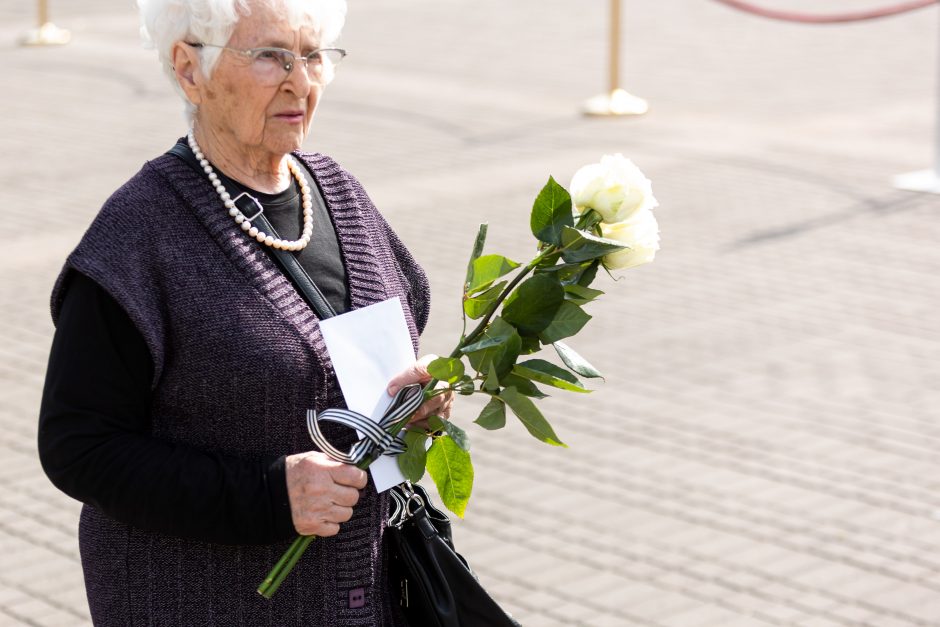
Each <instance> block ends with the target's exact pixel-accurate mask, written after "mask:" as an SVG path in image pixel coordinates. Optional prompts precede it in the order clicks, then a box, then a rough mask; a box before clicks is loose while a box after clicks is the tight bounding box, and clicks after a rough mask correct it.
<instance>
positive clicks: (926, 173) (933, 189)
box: [894, 31, 940, 194]
mask: <svg viewBox="0 0 940 627" xmlns="http://www.w3.org/2000/svg"><path fill="white" fill-rule="evenodd" d="M937 53H938V58H937V95H936V98H937V117H936V120H935V121H934V153H933V154H934V157H933V169H932V170H920V171H918V172H908V173H907V174H899V175H897V176H895V177H894V186H895V187H896V188H897V189H904V190H908V191H911V192H929V193H931V194H940V31H938V37H937Z"/></svg>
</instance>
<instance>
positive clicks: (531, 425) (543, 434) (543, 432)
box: [428, 388, 568, 470]
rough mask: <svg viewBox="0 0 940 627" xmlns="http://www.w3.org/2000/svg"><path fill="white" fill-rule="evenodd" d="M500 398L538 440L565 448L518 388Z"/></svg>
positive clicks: (507, 391) (533, 405) (504, 391)
mask: <svg viewBox="0 0 940 627" xmlns="http://www.w3.org/2000/svg"><path fill="white" fill-rule="evenodd" d="M499 397H500V398H502V399H503V400H504V401H506V404H507V405H509V408H510V409H511V410H512V413H514V414H515V415H516V417H517V418H518V419H519V420H520V421H521V422H522V424H523V425H525V428H526V429H527V430H528V431H529V433H531V434H532V435H533V437H535V438H536V439H537V440H540V441H542V442H545V443H546V444H551V445H552V446H564V447H565V448H568V446H567V445H566V444H564V443H563V442H562V441H561V440H560V439H558V436H557V435H555V431H554V430H553V429H552V426H551V425H550V424H548V421H547V420H545V416H543V415H542V412H540V411H539V410H538V408H537V407H536V406H535V403H533V402H532V401H531V400H530V399H529V398H528V397H525V396H523V395H522V394H520V393H519V392H518V391H517V390H516V388H506V389H504V390H503V391H502V392H500V393H499ZM430 469H431V467H430V461H429V463H428V470H430Z"/></svg>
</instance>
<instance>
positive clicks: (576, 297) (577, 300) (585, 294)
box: [565, 283, 604, 305]
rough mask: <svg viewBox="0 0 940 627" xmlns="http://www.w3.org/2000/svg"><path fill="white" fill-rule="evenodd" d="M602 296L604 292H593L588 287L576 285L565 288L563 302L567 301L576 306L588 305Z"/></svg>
mask: <svg viewBox="0 0 940 627" xmlns="http://www.w3.org/2000/svg"><path fill="white" fill-rule="evenodd" d="M603 295H604V292H602V291H600V290H593V289H591V288H589V287H584V286H583V285H578V284H577V283H575V284H573V285H566V286H565V300H568V301H570V302H572V303H574V304H576V305H583V304H585V303H589V302H591V301H592V300H594V299H595V298H597V297H598V296H603Z"/></svg>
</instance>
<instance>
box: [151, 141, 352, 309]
mask: <svg viewBox="0 0 940 627" xmlns="http://www.w3.org/2000/svg"><path fill="white" fill-rule="evenodd" d="M167 154H171V155H174V156H176V157H179V158H180V159H182V160H183V161H185V162H186V163H188V164H189V165H190V166H192V168H193V169H194V170H196V171H197V172H199V173H200V174H203V171H202V167H201V166H200V165H199V162H198V161H197V160H196V155H194V154H193V151H192V150H191V149H190V148H189V146H187V145H185V144H183V143H177V144H174V145H173V147H172V148H170V149H169V150H168V151H167ZM305 169H306V168H302V169H301V171H303V170H305ZM304 176H307V174H306V172H304ZM313 187H314V188H315V189H317V188H316V184H314V186H313ZM314 196H315V197H316V200H317V202H318V203H323V197H322V196H321V195H320V193H319V189H317V192H316V193H315V194H314ZM242 202H245V203H248V202H250V201H249V200H247V199H245V200H242ZM235 203H236V206H238V204H239V201H238V200H236V201H235ZM238 208H239V210H241V212H242V213H244V214H245V215H251V214H252V213H254V212H255V210H256V207H255V206H254V205H250V206H244V207H238ZM252 223H253V224H254V225H256V226H257V227H258V230H259V231H264V232H265V233H269V234H271V235H273V236H274V237H280V236H279V235H278V234H277V231H275V230H274V225H272V224H271V222H270V221H269V220H268V218H267V216H265V215H264V214H263V213H260V214H258V215H257V216H255V217H254V218H253V219H252ZM269 252H270V253H271V254H272V256H273V257H274V260H275V261H276V262H277V264H278V265H279V266H280V267H281V269H282V270H283V271H284V273H285V274H287V275H288V276H289V277H290V278H291V280H292V281H293V282H294V285H295V286H296V287H297V290H298V291H299V292H300V294H301V296H303V298H304V300H306V301H307V304H308V305H310V306H311V307H312V308H313V310H314V311H315V312H316V313H317V316H319V317H320V319H321V320H324V319H326V318H332V317H333V316H335V315H336V310H335V309H333V306H332V305H330V303H329V301H327V300H326V297H325V296H323V292H321V291H320V288H319V287H317V284H316V283H314V282H313V279H311V278H310V275H309V274H307V271H306V270H304V267H303V266H302V265H300V262H299V261H297V258H296V257H295V256H294V255H293V254H291V252H290V251H287V250H281V249H280V248H271V247H269Z"/></svg>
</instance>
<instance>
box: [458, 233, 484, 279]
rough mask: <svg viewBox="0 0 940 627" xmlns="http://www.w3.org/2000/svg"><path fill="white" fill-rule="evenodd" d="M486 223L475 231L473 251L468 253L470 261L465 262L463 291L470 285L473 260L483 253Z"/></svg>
mask: <svg viewBox="0 0 940 627" xmlns="http://www.w3.org/2000/svg"><path fill="white" fill-rule="evenodd" d="M486 229H487V225H486V223H485V222H484V223H483V224H481V225H480V228H479V230H478V231H477V238H476V240H475V241H474V242H473V252H471V253H470V261H468V262H467V277H466V278H465V279H464V284H463V285H464V292H466V291H467V288H468V287H469V286H470V279H471V278H472V277H473V262H474V261H476V260H477V259H479V258H480V255H482V254H483V244H484V243H485V242H486Z"/></svg>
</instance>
